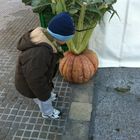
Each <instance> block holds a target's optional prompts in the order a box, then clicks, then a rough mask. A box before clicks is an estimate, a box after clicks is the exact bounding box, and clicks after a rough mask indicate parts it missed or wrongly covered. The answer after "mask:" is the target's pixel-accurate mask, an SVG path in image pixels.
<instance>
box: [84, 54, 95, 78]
mask: <svg viewBox="0 0 140 140" xmlns="http://www.w3.org/2000/svg"><path fill="white" fill-rule="evenodd" d="M84 57H86V59H87V60H88V63H90V64H89V69H90V77H91V76H93V74H94V72H95V67H94V65H93V63H92V62H91V60H90V59H89V58H88V57H87V56H86V55H84ZM91 67H92V68H91Z"/></svg>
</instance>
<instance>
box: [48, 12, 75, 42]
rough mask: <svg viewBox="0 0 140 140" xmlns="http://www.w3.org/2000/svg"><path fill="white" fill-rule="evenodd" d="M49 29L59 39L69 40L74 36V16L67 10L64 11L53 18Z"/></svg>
mask: <svg viewBox="0 0 140 140" xmlns="http://www.w3.org/2000/svg"><path fill="white" fill-rule="evenodd" d="M47 30H48V32H49V34H50V35H51V36H53V37H54V38H56V39H57V40H60V41H67V40H69V39H71V38H72V37H73V35H74V33H75V26H74V22H73V20H72V17H71V16H70V15H69V14H68V13H67V12H62V13H60V14H58V15H56V16H55V17H53V18H52V20H51V21H50V22H49V24H48V28H47Z"/></svg>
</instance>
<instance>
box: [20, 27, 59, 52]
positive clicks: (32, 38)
mask: <svg viewBox="0 0 140 140" xmlns="http://www.w3.org/2000/svg"><path fill="white" fill-rule="evenodd" d="M44 32H45V29H44V28H42V27H37V28H36V29H34V30H30V31H29V32H27V33H26V34H24V35H23V36H22V37H21V38H20V40H19V42H18V45H17V49H18V50H20V51H24V50H27V49H30V48H32V47H37V46H39V44H42V43H46V44H48V45H49V46H51V47H52V48H53V52H55V53H56V52H57V50H56V48H55V46H54V44H53V43H52V42H51V41H50V40H49V39H48V38H47V37H46V35H45V34H44Z"/></svg>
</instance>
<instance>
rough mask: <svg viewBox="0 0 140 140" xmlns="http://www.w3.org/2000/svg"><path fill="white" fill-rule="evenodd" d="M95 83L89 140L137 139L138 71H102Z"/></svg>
mask: <svg viewBox="0 0 140 140" xmlns="http://www.w3.org/2000/svg"><path fill="white" fill-rule="evenodd" d="M94 81H95V82H94V91H93V92H94V102H93V108H94V109H93V113H92V117H91V123H90V124H91V127H90V137H91V140H140V68H102V69H99V70H98V72H97V75H96V76H95V77H94Z"/></svg>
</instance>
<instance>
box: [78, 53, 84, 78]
mask: <svg viewBox="0 0 140 140" xmlns="http://www.w3.org/2000/svg"><path fill="white" fill-rule="evenodd" d="M79 57H80V58H81V59H82V56H81V55H79ZM81 59H80V61H81V64H82V68H83V67H84V64H83V61H82V60H81ZM82 75H83V79H85V74H84V71H83V69H82Z"/></svg>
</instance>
